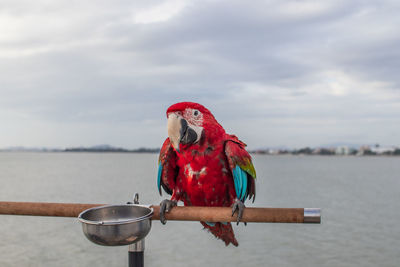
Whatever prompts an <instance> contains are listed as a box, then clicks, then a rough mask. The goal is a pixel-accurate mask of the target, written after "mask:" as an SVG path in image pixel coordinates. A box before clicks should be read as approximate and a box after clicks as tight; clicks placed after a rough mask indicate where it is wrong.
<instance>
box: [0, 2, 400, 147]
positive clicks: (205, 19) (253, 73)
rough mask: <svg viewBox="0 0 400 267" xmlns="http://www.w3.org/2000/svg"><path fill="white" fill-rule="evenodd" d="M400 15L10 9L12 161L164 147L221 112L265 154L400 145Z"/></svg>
mask: <svg viewBox="0 0 400 267" xmlns="http://www.w3.org/2000/svg"><path fill="white" fill-rule="evenodd" d="M399 14H400V2H399V1H397V0H394V1H347V0H344V1H340V0H332V1H282V0H277V1H232V0H229V1H205V0H199V1H179V0H176V1H161V0H160V1H149V0H147V1H134V0H129V1H119V0H118V1H116V0H114V1H99V0H96V1H45V0H36V1H28V0H27V1H15V0H10V1H7V0H0V148H1V147H10V146H18V145H21V146H29V147H41V146H46V147H60V148H62V147H68V146H81V145H83V146H90V145H97V144H111V145H114V146H122V147H126V148H137V147H143V146H146V147H159V146H161V144H162V142H163V140H164V139H165V138H166V136H167V131H166V117H165V110H166V109H167V108H168V107H169V106H170V105H171V104H173V103H176V102H180V101H194V102H199V103H201V104H203V105H205V106H206V107H208V108H209V109H210V110H211V111H212V112H213V113H214V115H215V117H216V118H217V120H218V121H219V122H220V123H221V124H222V125H223V126H224V128H225V129H226V130H227V132H229V133H234V134H236V135H238V136H239V138H240V139H242V140H243V141H244V142H246V143H247V144H248V145H249V148H258V147H274V146H288V147H303V146H319V145H323V144H330V143H336V142H346V143H356V144H370V143H380V144H383V145H385V144H386V145H400V138H399V137H400V26H399V25H400V15H399Z"/></svg>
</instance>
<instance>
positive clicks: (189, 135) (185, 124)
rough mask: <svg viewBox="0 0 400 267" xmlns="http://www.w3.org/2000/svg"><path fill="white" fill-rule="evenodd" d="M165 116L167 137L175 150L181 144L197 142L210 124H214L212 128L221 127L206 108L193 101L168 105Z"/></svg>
mask: <svg viewBox="0 0 400 267" xmlns="http://www.w3.org/2000/svg"><path fill="white" fill-rule="evenodd" d="M167 118H168V137H169V139H170V142H171V143H172V145H173V146H174V148H175V150H177V151H179V146H180V145H181V144H182V145H192V144H196V143H198V142H199V141H200V139H201V137H202V135H204V132H205V131H206V130H207V129H209V128H210V127H211V125H213V126H214V127H212V128H215V126H217V127H218V128H221V129H222V127H221V126H220V125H219V124H218V122H217V121H216V120H215V118H214V116H213V115H212V114H211V112H210V111H209V110H208V109H206V108H205V107H204V106H203V105H200V104H197V103H193V102H180V103H176V104H174V105H172V106H170V107H169V108H168V110H167Z"/></svg>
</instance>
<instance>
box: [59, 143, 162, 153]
mask: <svg viewBox="0 0 400 267" xmlns="http://www.w3.org/2000/svg"><path fill="white" fill-rule="evenodd" d="M64 151H65V152H97V153H100V152H101V153H106V152H119V153H158V152H160V149H159V148H144V147H142V148H138V149H125V148H121V147H113V146H110V145H97V146H92V147H71V148H66V149H65V150H64Z"/></svg>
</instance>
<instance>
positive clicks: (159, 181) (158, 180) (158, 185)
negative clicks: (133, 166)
mask: <svg viewBox="0 0 400 267" xmlns="http://www.w3.org/2000/svg"><path fill="white" fill-rule="evenodd" d="M162 169H163V168H162V164H161V162H159V163H158V174H157V187H158V192H160V195H161V174H162Z"/></svg>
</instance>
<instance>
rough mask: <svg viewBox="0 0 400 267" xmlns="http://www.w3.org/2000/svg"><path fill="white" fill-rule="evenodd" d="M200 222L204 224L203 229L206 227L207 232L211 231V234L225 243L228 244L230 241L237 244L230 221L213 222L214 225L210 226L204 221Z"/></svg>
mask: <svg viewBox="0 0 400 267" xmlns="http://www.w3.org/2000/svg"><path fill="white" fill-rule="evenodd" d="M201 224H202V225H203V226H204V229H207V230H208V231H209V232H211V233H212V234H213V235H215V237H216V238H218V239H221V240H222V241H224V242H225V245H226V246H227V245H229V244H230V243H232V245H234V246H235V247H237V246H238V245H239V243H238V242H237V240H236V238H235V233H234V232H233V229H232V225H231V224H230V223H226V224H225V223H219V222H217V223H215V226H210V225H208V224H207V223H205V222H201Z"/></svg>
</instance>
